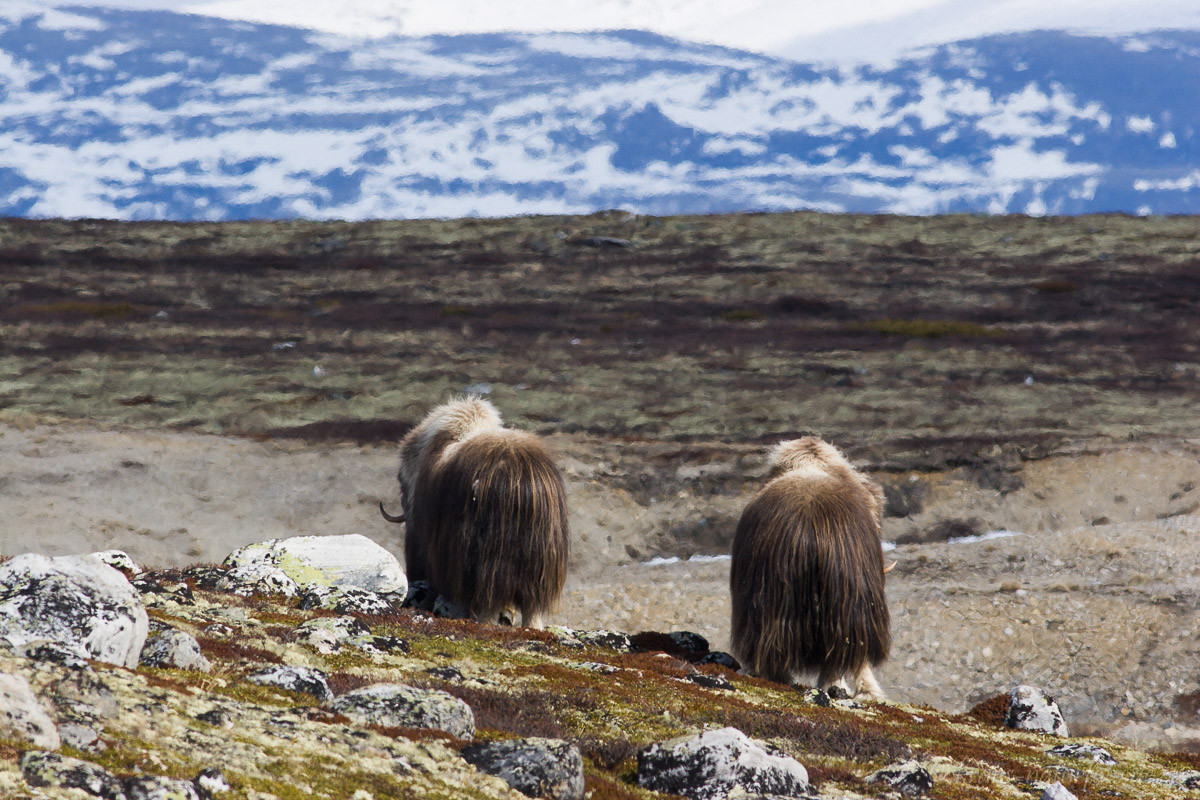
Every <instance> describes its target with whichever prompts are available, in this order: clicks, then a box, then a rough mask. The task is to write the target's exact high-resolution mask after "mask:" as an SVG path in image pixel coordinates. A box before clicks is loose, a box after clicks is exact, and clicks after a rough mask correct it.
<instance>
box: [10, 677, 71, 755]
mask: <svg viewBox="0 0 1200 800" xmlns="http://www.w3.org/2000/svg"><path fill="white" fill-rule="evenodd" d="M0 739H12V740H15V741H18V742H29V743H30V744H32V745H34V746H35V747H40V748H42V749H44V750H57V749H58V748H59V747H60V746H61V744H62V742H61V740H60V739H59V736H58V728H57V727H56V726H55V725H54V720H52V719H50V715H49V714H47V713H46V709H45V708H43V707H42V704H41V703H40V702H39V701H38V699H37V696H36V695H35V694H34V693H33V689H31V688H29V682H28V681H26V680H25V679H24V678H22V677H21V676H20V675H0Z"/></svg>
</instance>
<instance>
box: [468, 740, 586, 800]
mask: <svg viewBox="0 0 1200 800" xmlns="http://www.w3.org/2000/svg"><path fill="white" fill-rule="evenodd" d="M462 756H463V758H465V759H466V760H467V762H468V763H470V764H473V765H474V766H475V767H477V768H478V769H480V770H482V771H483V772H486V773H488V774H489V775H495V776H496V777H498V778H503V779H504V781H505V782H506V783H507V784H508V785H509V786H511V787H513V788H514V789H516V790H517V791H518V792H521V793H522V794H525V795H528V796H529V797H542V798H550V799H551V800H579V799H580V798H581V797H583V757H582V756H581V755H580V754H579V748H577V747H575V745H573V744H570V743H568V742H564V741H562V740H560V739H539V738H531V739H514V740H509V741H501V742H487V743H483V744H473V745H468V746H467V747H465V748H463V751H462Z"/></svg>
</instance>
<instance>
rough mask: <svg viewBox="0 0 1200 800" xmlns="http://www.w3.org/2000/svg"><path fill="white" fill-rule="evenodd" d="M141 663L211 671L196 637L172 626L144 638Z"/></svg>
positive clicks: (196, 670)
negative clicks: (144, 643)
mask: <svg viewBox="0 0 1200 800" xmlns="http://www.w3.org/2000/svg"><path fill="white" fill-rule="evenodd" d="M141 664H142V665H143V666H147V667H169V668H172V669H186V670H190V671H192V672H210V671H212V664H211V663H209V660H208V659H207V658H205V657H204V654H203V653H201V652H200V643H199V642H197V641H196V637H195V636H192V635H191V634H190V633H185V632H184V631H180V630H175V629H174V628H168V629H167V630H165V631H160V632H158V633H155V634H153V635H151V636H150V638H148V639H147V640H146V645H145V646H144V647H143V648H142V657H141Z"/></svg>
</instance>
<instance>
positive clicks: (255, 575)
mask: <svg viewBox="0 0 1200 800" xmlns="http://www.w3.org/2000/svg"><path fill="white" fill-rule="evenodd" d="M216 588H217V589H219V590H220V591H222V592H232V593H234V594H236V595H241V596H242V597H251V596H253V595H256V594H265V595H272V594H281V595H283V596H284V597H295V596H296V594H297V592H299V591H300V587H299V586H297V585H296V582H295V581H294V580H292V579H291V578H290V577H288V576H287V575H286V574H285V573H284V572H283V570H281V569H279V568H278V567H274V566H271V565H270V564H245V565H243V566H240V567H234V568H233V569H231V570H228V571H227V572H223V573H221V577H220V578H219V579H217V583H216Z"/></svg>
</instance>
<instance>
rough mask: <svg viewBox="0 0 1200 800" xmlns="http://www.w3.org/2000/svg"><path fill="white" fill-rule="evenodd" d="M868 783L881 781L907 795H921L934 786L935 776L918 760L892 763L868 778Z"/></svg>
mask: <svg viewBox="0 0 1200 800" xmlns="http://www.w3.org/2000/svg"><path fill="white" fill-rule="evenodd" d="M867 782H868V783H881V784H883V785H884V786H886V787H888V788H889V789H891V790H893V791H896V792H899V793H900V794H902V795H904V796H905V797H919V796H921V795H924V794H928V793H929V790H930V789H932V788H933V777H932V776H931V775H930V774H929V771H928V770H926V769H925V768H924V767H922V766H921V765H920V764H918V763H917V762H916V761H902V762H901V763H899V764H891V765H889V766H886V767H884V768H883V769H881V770H879V771H878V772H874V773H872V774H871V777H869V778H867Z"/></svg>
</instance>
